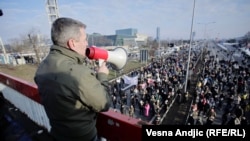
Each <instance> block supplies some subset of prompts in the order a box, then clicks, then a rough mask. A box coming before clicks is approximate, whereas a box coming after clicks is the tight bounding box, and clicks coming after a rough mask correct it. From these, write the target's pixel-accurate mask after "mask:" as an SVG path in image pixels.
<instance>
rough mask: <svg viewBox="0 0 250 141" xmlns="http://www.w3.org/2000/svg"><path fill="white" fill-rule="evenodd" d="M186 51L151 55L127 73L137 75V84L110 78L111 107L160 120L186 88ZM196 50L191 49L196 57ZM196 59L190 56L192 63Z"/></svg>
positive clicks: (134, 115)
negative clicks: (153, 57) (139, 66)
mask: <svg viewBox="0 0 250 141" xmlns="http://www.w3.org/2000/svg"><path fill="white" fill-rule="evenodd" d="M187 53H188V52H187V51H184V50H183V51H182V52H181V53H179V54H177V53H175V54H172V55H170V56H167V57H162V58H159V59H153V60H152V62H151V63H150V64H149V65H147V66H145V67H142V68H140V69H138V70H133V71H131V72H130V73H129V74H127V76H129V77H131V78H134V77H138V83H137V85H133V86H131V87H129V88H127V89H124V88H125V87H126V86H127V84H126V83H125V82H124V80H123V77H122V76H121V77H118V78H116V79H115V80H114V81H112V83H111V86H110V89H111V93H112V96H111V97H112V109H114V110H115V111H117V112H120V113H122V114H125V115H128V116H131V117H134V118H138V119H142V120H146V121H148V122H151V123H153V124H159V121H160V119H161V118H162V115H163V114H164V113H165V112H166V110H167V109H168V108H169V107H170V106H171V103H172V102H173V100H175V99H176V100H177V101H179V102H184V101H186V100H187V98H188V92H187V93H184V92H183V86H184V83H185V76H186V66H187V59H188V58H187V57H188V54H187ZM197 55H198V53H197V52H193V51H192V56H194V57H196V58H197ZM195 61H196V60H191V63H190V64H191V65H190V66H191V67H190V68H192V65H193V64H195Z"/></svg>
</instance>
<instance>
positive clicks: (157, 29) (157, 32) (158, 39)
mask: <svg viewBox="0 0 250 141" xmlns="http://www.w3.org/2000/svg"><path fill="white" fill-rule="evenodd" d="M156 41H157V42H158V47H160V27H157V28H156Z"/></svg>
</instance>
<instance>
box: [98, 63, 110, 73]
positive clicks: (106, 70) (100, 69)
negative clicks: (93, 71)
mask: <svg viewBox="0 0 250 141" xmlns="http://www.w3.org/2000/svg"><path fill="white" fill-rule="evenodd" d="M97 72H102V73H105V74H107V75H108V74H109V69H108V68H107V66H106V62H105V61H103V62H102V64H101V65H100V67H99V68H98V70H97Z"/></svg>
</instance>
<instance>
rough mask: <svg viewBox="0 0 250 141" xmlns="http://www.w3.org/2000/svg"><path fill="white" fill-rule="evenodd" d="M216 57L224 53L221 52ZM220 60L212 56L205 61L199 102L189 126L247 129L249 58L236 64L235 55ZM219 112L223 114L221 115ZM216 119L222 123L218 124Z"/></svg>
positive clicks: (197, 91) (199, 86)
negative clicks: (241, 127)
mask: <svg viewBox="0 0 250 141" xmlns="http://www.w3.org/2000/svg"><path fill="white" fill-rule="evenodd" d="M217 53H221V52H220V51H218V52H217ZM228 54H229V55H226V56H227V57H226V58H222V59H219V58H218V55H213V54H211V52H208V54H207V55H206V57H205V63H204V70H202V71H201V73H200V77H199V81H198V83H197V87H196V99H195V101H194V103H193V106H192V109H191V114H190V116H189V119H188V124H190V125H213V124H220V125H248V124H249V119H250V97H249V91H250V88H249V79H250V77H249V76H250V72H249V69H248V64H247V63H246V62H248V61H249V60H247V59H248V58H247V56H244V55H242V56H241V57H242V60H241V61H239V62H238V61H234V60H233V59H232V55H233V52H232V53H228ZM218 112H221V113H222V114H221V115H219V114H218ZM216 119H219V120H218V121H219V122H218V121H217V123H215V121H216Z"/></svg>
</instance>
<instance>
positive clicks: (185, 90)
mask: <svg viewBox="0 0 250 141" xmlns="http://www.w3.org/2000/svg"><path fill="white" fill-rule="evenodd" d="M194 9H195V0H194V5H193V15H192V23H191V31H190V42H189V51H188V64H187V71H186V82H185V88H184V92H187V83H188V75H189V74H188V73H189V62H190V53H191V48H192V40H193V35H194V33H193V21H194Z"/></svg>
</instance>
